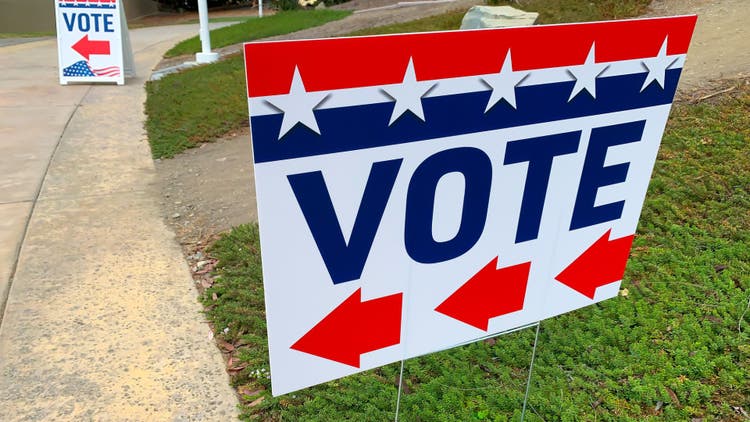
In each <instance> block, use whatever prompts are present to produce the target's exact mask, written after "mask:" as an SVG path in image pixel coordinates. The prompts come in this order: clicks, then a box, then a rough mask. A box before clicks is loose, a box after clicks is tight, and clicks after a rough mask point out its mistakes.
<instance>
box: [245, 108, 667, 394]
mask: <svg viewBox="0 0 750 422" xmlns="http://www.w3.org/2000/svg"><path fill="white" fill-rule="evenodd" d="M669 109H670V106H669V105H663V106H657V107H653V108H650V109H648V110H643V109H641V110H631V111H625V112H620V113H613V114H610V115H606V116H595V117H585V118H579V119H571V120H567V121H563V122H553V123H546V124H539V125H534V126H527V127H515V128H510V129H504V130H498V131H494V132H484V133H478V134H470V135H463V136H458V137H450V138H444V139H439V140H429V141H422V142H414V143H409V144H404V145H396V146H390V147H381V148H377V149H368V150H360V151H352V152H345V153H338V154H331V155H324V156H316V157H307V158H298V159H293V160H285V161H280V162H273V163H261V164H256V165H255V172H256V180H258V181H259V183H257V189H258V191H257V195H258V202H259V204H262V206H261V207H260V208H259V212H260V215H259V219H260V221H262V232H261V243H262V248H263V272H264V276H265V277H269V276H270V277H272V278H273V279H274V280H286V282H285V283H266V284H265V289H266V303H267V318H268V334H269V347H270V354H271V359H272V362H271V365H272V368H273V377H272V382H273V391H274V394H283V393H286V392H291V391H294V390H298V389H301V388H304V387H307V386H310V385H314V384H318V383H320V382H324V381H327V380H330V379H334V378H338V377H343V376H346V375H350V374H352V373H356V372H359V371H361V370H365V369H370V368H375V367H378V366H381V365H383V364H385V363H390V362H393V361H398V360H401V359H406V358H411V357H415V356H420V355H424V354H428V353H432V352H435V351H438V350H443V349H446V348H450V347H453V346H455V345H456V344H459V343H465V342H469V341H471V340H473V339H479V338H482V337H485V336H487V335H488V333H498V332H502V331H506V330H510V329H512V328H515V327H519V326H522V325H526V324H530V323H533V322H536V321H539V320H542V319H545V318H549V317H552V316H555V315H559V314H562V313H565V312H568V311H571V310H574V309H577V308H580V307H583V306H587V305H590V304H592V303H595V302H598V301H601V300H604V299H608V298H611V297H613V296H615V295H617V293H618V289H619V285H620V282H619V281H617V282H614V283H611V284H609V285H606V286H602V287H600V288H598V289H597V290H596V296H595V297H594V300H593V301H592V300H590V299H588V298H587V297H585V296H583V295H581V294H580V293H578V292H576V291H575V290H573V289H571V288H569V287H567V286H565V285H563V284H561V283H558V282H556V281H554V278H555V276H556V275H557V274H559V273H560V272H561V271H563V270H564V269H565V268H566V266H567V265H569V264H570V263H571V262H572V261H574V260H575V259H576V257H578V256H579V255H580V254H581V253H582V252H583V251H585V250H586V249H587V248H588V247H589V246H590V245H591V244H593V243H594V242H595V241H596V240H597V239H598V238H600V237H601V236H602V235H603V234H604V233H605V232H606V231H607V230H608V229H610V228H611V229H612V234H611V236H610V238H619V237H622V236H627V235H631V234H633V233H634V232H635V229H636V226H637V223H638V217H639V215H640V211H641V206H642V204H643V200H644V197H645V193H646V189H647V187H648V180H649V178H650V175H651V170H652V167H653V164H654V161H655V159H656V154H657V151H658V146H659V142H660V140H661V135H662V132H663V130H664V126H665V124H666V120H667V116H668V114H669ZM644 116H647V117H648V118H647V124H646V128H645V130H644V134H643V138H642V140H641V141H640V142H634V143H629V144H625V145H621V146H616V147H611V148H610V149H609V150H608V154H607V160H606V162H605V165H607V166H610V165H614V164H617V163H625V162H630V163H631V164H630V168H629V171H628V176H627V181H626V182H625V183H620V184H616V185H611V186H606V187H602V188H600V189H599V193H598V195H597V204H601V203H609V202H615V201H618V200H623V199H624V200H625V208H624V210H623V214H622V217H621V218H620V219H619V220H617V221H613V222H607V223H602V224H598V225H595V226H591V227H587V228H584V229H580V230H575V231H570V230H569V225H570V219H571V215H572V210H573V203H574V201H575V198H576V191H577V189H578V183H579V180H580V177H581V170H582V167H583V161H584V158H585V155H586V149H587V147H588V134H589V133H590V130H591V128H593V127H601V126H607V125H610V124H617V123H628V122H632V121H636V120H641V119H643V118H644ZM576 130H583V134H582V139H581V142H580V144H579V148H578V152H577V153H575V154H568V155H562V156H559V157H556V158H555V159H554V161H553V167H552V171H551V176H550V184H549V187H548V190H547V199H546V201H545V207H544V213H543V215H542V222H541V225H540V228H539V237H538V238H537V239H536V240H533V241H528V242H523V243H520V244H515V243H514V239H515V233H516V228H517V224H518V215H519V212H520V206H521V198H522V195H523V190H524V186H525V180H526V172H527V165H526V164H513V165H502V164H499V163H502V162H503V159H502V157H503V156H504V154H505V147H506V145H507V142H508V141H511V140H518V139H525V138H530V137H536V136H543V135H549V134H557V133H562V132H565V131H576ZM460 146H472V147H475V148H479V149H481V150H483V151H484V152H485V153H487V155H489V157H490V159H491V160H492V162H493V180H492V191H491V196H490V208H489V211H488V217H487V222H486V225H485V228H484V234H483V235H482V237H481V238H480V240H479V242H477V244H476V245H475V246H474V247H473V248H472V249H471V250H470V251H469V252H467V253H466V254H464V255H462V256H461V257H459V258H456V259H453V260H450V261H446V262H442V263H437V264H429V265H425V264H419V263H415V262H414V261H413V260H412V259H411V258H409V256H408V255H407V253H406V251H405V248H404V213H405V198H406V192H407V187H408V184H409V181H410V178H411V175H412V174H413V172H414V169H415V168H416V167H417V166H418V165H419V164H420V163H421V162H422V161H423V160H424V159H425V158H427V157H428V156H430V155H432V154H434V153H436V152H438V151H441V150H444V149H447V148H457V147H460ZM394 158H404V161H403V164H402V165H401V170H400V171H399V175H398V178H397V180H396V184H395V186H394V188H393V191H392V193H391V199H390V201H389V203H388V205H387V207H386V210H385V214H384V215H383V219H382V221H381V224H380V227H381V229H380V230H379V231H378V233H377V235H376V237H375V241H374V243H373V246H372V249H371V251H370V255H369V258H368V260H367V263H366V265H365V268H364V272H363V274H362V277H361V279H360V280H357V281H352V282H348V283H344V284H341V285H337V286H335V285H334V284H333V283H331V280H330V276H329V274H328V272H327V270H326V267H325V265H324V264H323V261H322V258H321V256H320V254H319V253H318V252H317V251H318V249H317V246H316V244H315V241H314V239H313V238H312V235H311V233H310V229H309V228H308V226H307V223H306V221H305V218H304V216H303V214H302V212H301V210H300V206H299V204H298V203H297V200H296V199H295V196H294V195H293V193H292V191H291V189H290V187H289V182H288V180H287V175H290V174H298V173H304V172H310V171H316V170H321V169H322V172H323V176H324V177H325V180H326V184H327V186H328V189H329V192H330V195H331V199H332V201H333V204H334V207H335V210H336V215H337V217H338V219H339V222H340V224H341V228H342V231H343V233H344V237H345V238H346V239H349V236H350V235H351V229H352V226H353V224H354V218H355V216H356V214H357V210H358V207H359V202H360V199H361V197H362V192H363V190H364V186H365V184H366V181H367V177H368V175H369V172H370V167H371V165H372V163H373V162H378V161H384V160H389V159H394ZM448 176H453V175H448ZM462 191H463V180H462V178H461V177H460V176H459V177H444V178H443V180H441V182H440V184H439V185H438V189H437V194H436V198H435V202H436V207H435V209H436V214H435V220H434V223H433V227H434V233H435V237H436V240H440V237H441V234H442V236H443V237H444V238H446V239H447V238H450V237H451V236H452V235H453V234H455V232H456V230H457V229H458V224H459V222H460V217H461V203H460V202H457V201H456V198H461V197H462V195H463V192H462ZM494 257H499V261H498V266H499V267H507V266H510V265H514V264H520V263H523V262H528V261H531V262H532V266H531V272H530V275H529V282H528V285H527V292H526V299H525V303H524V309H523V310H522V311H518V312H513V313H510V314H507V315H504V316H500V317H497V318H494V319H491V320H490V323H489V329H488V331H487V332H483V331H481V330H479V329H477V328H475V327H472V326H470V325H467V324H464V323H462V322H461V321H458V320H455V319H452V318H450V317H447V316H445V315H443V314H440V313H438V312H435V311H434V309H435V307H437V306H438V305H439V304H440V303H441V302H442V301H444V300H445V299H446V298H447V297H448V296H450V295H451V293H452V292H454V291H455V290H456V289H458V287H460V286H461V285H462V284H464V283H465V282H466V281H467V280H469V279H470V278H471V277H472V276H473V275H474V274H476V273H477V271H479V269H481V268H483V267H484V266H485V265H487V263H488V262H489V261H490V260H491V259H493V258H494ZM404 275H406V276H404ZM359 288H362V301H366V300H369V299H374V298H379V297H383V296H387V295H391V294H395V293H398V292H403V293H404V295H405V297H407V298H408V299H405V300H404V305H403V306H404V308H403V318H402V329H401V333H402V337H401V344H400V345H396V346H392V347H388V348H385V349H381V350H376V351H373V352H370V353H365V354H363V355H362V358H361V359H362V360H361V367H360V368H359V369H358V368H354V367H351V366H347V365H342V364H340V363H338V362H334V361H330V360H326V359H322V358H320V357H317V356H313V355H309V354H305V353H301V352H299V351H296V350H293V349H291V348H289V346H290V345H292V344H294V343H295V342H296V341H297V340H298V339H300V338H301V337H302V336H303V335H305V333H306V332H307V331H308V330H310V328H312V327H313V326H314V325H315V323H316V322H318V321H320V320H322V319H323V318H324V317H325V316H326V315H327V314H329V313H330V312H331V310H333V309H335V308H336V307H337V306H338V305H339V304H340V303H341V302H343V301H344V300H345V299H346V298H348V297H349V296H350V295H351V294H352V293H354V292H355V291H356V290H357V289H359ZM302 321H304V322H305V323H300V322H302Z"/></svg>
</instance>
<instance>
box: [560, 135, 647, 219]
mask: <svg viewBox="0 0 750 422" xmlns="http://www.w3.org/2000/svg"><path fill="white" fill-rule="evenodd" d="M645 125H646V121H645V120H641V121H637V122H631V123H624V124H618V125H612V126H604V127H598V128H594V129H593V130H592V131H591V139H590V140H589V147H588V150H587V151H586V160H585V161H584V163H583V171H582V172H581V183H580V184H579V185H578V194H577V195H576V203H575V207H574V208H573V218H571V221H570V230H576V229H581V228H584V227H589V226H593V225H595V224H599V223H604V222H606V221H612V220H617V219H618V218H620V217H621V216H622V209H623V207H624V206H625V201H617V202H612V203H609V204H604V205H599V206H594V202H595V201H596V193H597V191H598V189H599V188H600V187H602V186H608V185H614V184H617V183H622V182H624V181H625V178H626V177H627V175H628V168H629V166H630V163H622V164H616V165H614V166H606V167H605V166H604V160H605V159H606V157H607V149H608V148H609V147H611V146H615V145H622V144H628V143H631V142H638V141H640V140H641V136H643V129H644V128H645Z"/></svg>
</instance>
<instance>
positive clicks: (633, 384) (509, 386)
mask: <svg viewBox="0 0 750 422" xmlns="http://www.w3.org/2000/svg"><path fill="white" fill-rule="evenodd" d="M735 92H736V93H737V94H736V95H734V96H732V97H725V98H724V99H722V100H720V101H717V102H715V103H711V104H698V105H690V104H679V105H677V106H675V108H674V110H673V112H672V117H671V120H670V122H669V124H668V127H667V130H666V133H665V136H664V140H663V143H662V147H661V150H660V153H659V156H658V160H657V163H656V167H655V170H654V174H653V178H652V181H651V184H650V187H649V191H648V196H647V198H646V202H645V205H644V209H643V214H642V218H641V222H640V225H639V228H638V231H637V236H636V239H635V242H634V244H633V249H632V252H631V258H630V261H629V264H628V267H627V271H626V273H625V277H624V281H623V285H622V290H621V296H620V297H617V298H615V299H612V300H608V301H605V302H603V303H600V304H597V305H593V306H590V307H587V308H584V309H581V310H578V311H574V312H571V313H569V314H565V315H562V316H559V317H556V318H552V319H550V320H546V321H543V322H542V326H541V327H542V328H541V334H540V339H539V347H538V350H537V359H536V362H535V366H534V373H533V378H532V384H531V385H532V388H531V394H530V398H529V403H528V404H529V408H528V411H527V414H526V417H527V420H529V421H551V420H563V421H573V420H617V421H622V420H625V421H628V420H632V421H642V420H675V421H678V420H679V421H689V420H691V419H692V420H696V419H693V418H699V419H698V420H744V419H743V418H745V417H744V416H743V412H748V411H750V311H749V310H748V307H749V306H750V213H749V212H748V209H750V160H748V159H747V157H748V156H749V155H750V144H749V143H748V139H750V129H749V128H750V86H749V85H747V84H744V85H742V86H739V85H738V89H737V90H735ZM211 254H212V255H213V256H214V257H216V258H218V259H219V266H218V272H217V275H218V276H219V277H218V278H217V280H216V282H215V284H214V285H213V286H212V287H211V288H209V289H208V290H206V291H205V292H204V294H203V302H204V304H205V306H206V314H207V316H208V318H209V320H210V321H211V322H212V323H213V325H214V327H215V329H216V332H217V338H218V339H219V344H220V346H222V348H223V349H224V350H225V351H226V353H227V355H228V356H231V362H230V365H229V367H230V374H231V375H232V382H233V384H234V385H235V386H236V387H237V388H238V391H239V393H240V395H241V397H242V403H243V405H242V418H243V419H245V420H304V421H333V420H363V421H365V420H366V421H378V420H391V419H393V416H394V411H395V400H396V393H397V388H398V374H399V366H398V364H392V365H388V366H385V367H382V368H379V369H376V370H371V371H367V372H364V373H361V374H358V375H355V376H351V377H348V378H344V379H340V380H336V381H331V382H328V383H326V384H322V385H320V386H316V387H313V388H309V389H306V390H302V391H299V392H296V393H293V394H288V395H285V396H281V397H278V398H272V397H271V396H270V392H269V389H270V380H269V378H268V377H269V374H268V368H269V366H268V361H267V345H266V331H265V315H264V310H263V286H262V272H261V261H260V245H259V239H258V228H257V226H256V225H245V226H240V227H237V228H236V229H234V230H233V231H232V232H230V233H229V234H227V235H225V236H224V237H223V238H221V239H220V240H219V241H217V242H216V243H215V245H214V246H213V248H212V249H211ZM533 339H534V332H533V330H531V329H526V330H522V331H519V332H516V333H513V334H509V335H505V336H501V337H498V338H495V339H490V340H485V341H481V342H478V343H474V344H471V345H468V346H463V347H459V348H456V349H451V350H448V351H445V352H440V353H435V354H432V355H428V356H423V357H420V358H416V359H411V360H409V361H407V362H406V364H405V371H404V384H403V389H404V390H403V393H404V395H403V397H402V401H401V412H400V415H401V420H405V421H472V420H487V421H506V420H518V419H519V416H520V411H521V406H522V402H523V395H524V386H525V382H526V376H527V368H528V365H529V360H530V351H531V348H532V344H533Z"/></svg>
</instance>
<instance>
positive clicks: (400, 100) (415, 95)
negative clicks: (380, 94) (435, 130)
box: [383, 57, 435, 126]
mask: <svg viewBox="0 0 750 422" xmlns="http://www.w3.org/2000/svg"><path fill="white" fill-rule="evenodd" d="M433 86H435V83H434V82H429V81H426V82H417V75H416V73H415V72H414V62H413V61H412V59H411V57H409V64H408V65H407V66H406V73H404V80H403V82H401V83H400V84H398V85H392V86H390V87H388V88H383V90H384V91H385V92H386V94H388V95H389V96H390V97H391V98H393V99H394V100H395V101H396V104H394V106H393V113H392V114H391V120H390V121H389V122H388V126H390V125H392V124H393V122H395V121H396V120H397V119H398V118H399V117H401V116H402V115H403V114H404V113H406V111H407V110H408V111H411V112H412V113H414V115H415V116H417V117H418V118H419V119H420V120H422V121H423V122H424V121H425V118H424V110H422V97H423V96H424V95H425V94H426V93H427V91H429V90H430V89H431V88H432V87H433Z"/></svg>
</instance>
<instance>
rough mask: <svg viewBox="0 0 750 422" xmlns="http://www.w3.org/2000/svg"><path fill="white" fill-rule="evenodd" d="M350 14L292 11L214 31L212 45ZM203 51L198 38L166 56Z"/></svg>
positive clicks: (289, 30) (234, 42)
mask: <svg viewBox="0 0 750 422" xmlns="http://www.w3.org/2000/svg"><path fill="white" fill-rule="evenodd" d="M349 14H351V12H350V11H344V10H290V11H284V12H279V13H276V14H273V15H271V16H266V17H264V18H262V19H248V20H246V21H244V22H241V23H238V24H236V25H231V26H225V27H224V28H219V29H214V30H213V31H211V46H212V47H213V48H221V47H226V46H228V45H232V44H238V43H242V42H247V41H253V40H257V39H260V38H267V37H272V36H274V35H282V34H288V33H290V32H295V31H299V30H302V29H305V28H311V27H313V26H319V25H323V24H324V23H326V22H330V21H335V20H338V19H343V18H344V17H346V16H348V15H349ZM199 51H201V43H200V39H199V38H198V37H197V36H196V37H193V38H189V39H187V40H185V41H182V42H180V43H178V44H177V45H175V46H174V47H172V48H171V49H170V50H169V51H167V52H166V53H165V54H164V57H175V56H181V55H183V54H194V53H197V52H199Z"/></svg>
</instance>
